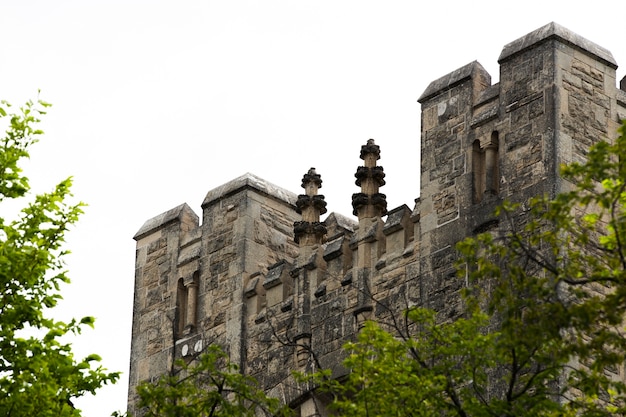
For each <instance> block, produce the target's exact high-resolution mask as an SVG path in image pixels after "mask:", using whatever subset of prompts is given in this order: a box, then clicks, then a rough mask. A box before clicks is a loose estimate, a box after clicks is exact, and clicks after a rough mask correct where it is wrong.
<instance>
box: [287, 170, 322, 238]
mask: <svg viewBox="0 0 626 417" xmlns="http://www.w3.org/2000/svg"><path fill="white" fill-rule="evenodd" d="M302 188H304V190H305V194H300V195H299V196H298V200H297V201H296V211H297V212H298V214H302V221H299V222H295V223H294V224H293V233H294V240H295V241H296V243H299V244H300V246H301V247H302V246H311V245H316V244H320V243H322V239H323V238H324V235H325V234H326V226H324V223H321V222H320V215H322V214H324V213H326V201H324V196H323V195H321V194H320V195H318V194H317V191H318V189H320V188H322V177H321V176H320V175H319V174H318V173H317V172H315V168H311V169H309V172H307V173H306V174H304V176H303V177H302Z"/></svg>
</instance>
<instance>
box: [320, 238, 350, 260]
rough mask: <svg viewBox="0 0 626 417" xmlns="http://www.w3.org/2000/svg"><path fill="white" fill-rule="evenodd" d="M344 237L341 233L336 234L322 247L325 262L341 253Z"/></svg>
mask: <svg viewBox="0 0 626 417" xmlns="http://www.w3.org/2000/svg"><path fill="white" fill-rule="evenodd" d="M345 239H346V237H345V236H343V235H339V236H337V237H336V238H335V239H333V240H331V241H330V242H328V243H327V244H326V247H325V248H324V256H323V257H324V260H325V261H326V262H328V261H331V260H333V259H336V258H338V257H340V256H341V255H342V254H343V250H342V249H343V243H344V241H345Z"/></svg>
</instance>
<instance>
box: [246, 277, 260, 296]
mask: <svg viewBox="0 0 626 417" xmlns="http://www.w3.org/2000/svg"><path fill="white" fill-rule="evenodd" d="M257 285H259V275H257V276H255V277H254V278H252V279H251V280H250V282H249V283H248V285H247V286H246V289H245V290H244V295H245V296H246V298H252V297H254V296H255V295H257V293H256V289H257Z"/></svg>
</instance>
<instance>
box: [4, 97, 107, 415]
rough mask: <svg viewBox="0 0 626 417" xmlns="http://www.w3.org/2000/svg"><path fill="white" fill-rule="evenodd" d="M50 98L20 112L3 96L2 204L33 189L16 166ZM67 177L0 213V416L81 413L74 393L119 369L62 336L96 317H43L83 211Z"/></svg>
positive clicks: (55, 297) (63, 280)
mask: <svg viewBox="0 0 626 417" xmlns="http://www.w3.org/2000/svg"><path fill="white" fill-rule="evenodd" d="M47 107H49V104H47V103H45V102H43V101H38V102H36V103H35V102H30V101H29V102H27V103H26V104H25V105H24V106H23V107H22V108H20V109H19V111H17V112H13V111H12V110H11V108H10V105H9V104H8V103H7V102H5V101H2V102H0V119H4V120H3V121H6V132H5V134H4V136H3V137H2V138H0V203H5V205H6V204H7V203H8V202H9V200H13V201H21V199H23V198H26V197H27V195H28V191H29V190H30V186H29V182H28V178H27V177H26V176H24V175H23V173H22V170H21V168H20V166H19V163H20V161H21V160H23V159H25V158H28V157H29V148H30V146H31V145H33V144H34V143H36V142H37V140H38V139H37V138H38V137H39V136H41V135H42V133H43V132H42V131H41V130H39V129H37V124H38V123H39V121H40V120H39V117H40V116H41V115H43V114H45V109H46V108H47ZM70 186H71V179H66V180H64V181H61V182H60V183H59V184H58V185H57V186H56V187H55V189H54V190H53V191H52V192H49V193H46V194H41V195H37V196H35V198H34V201H32V202H30V203H28V204H26V205H25V207H24V208H23V209H22V210H21V212H20V214H19V216H17V219H16V220H12V221H9V220H8V219H5V218H2V217H0V286H1V287H2V288H1V295H0V415H3V416H11V417H13V416H29V417H32V416H35V415H37V416H80V415H81V414H80V410H77V409H75V408H74V407H73V405H72V399H74V398H76V397H80V396H82V395H84V394H85V393H94V392H95V391H96V390H97V389H98V388H99V387H101V386H102V385H103V384H106V383H110V382H115V381H116V380H117V379H118V377H119V375H118V374H117V373H107V372H105V371H104V370H103V369H102V368H101V367H99V366H97V364H96V362H98V361H99V360H100V358H99V357H98V356H97V355H89V356H88V357H86V358H84V359H82V360H76V359H75V358H74V356H73V354H72V350H71V345H70V344H68V343H65V342H63V341H62V338H63V336H64V335H67V334H79V333H80V331H81V328H82V327H83V326H84V325H87V326H89V327H93V321H94V320H93V318H91V317H85V318H83V319H81V320H79V321H77V320H72V321H70V322H69V323H64V322H61V321H57V320H54V319H51V318H49V317H47V316H46V313H48V309H50V308H52V307H54V306H55V305H56V304H57V302H58V300H59V299H61V295H60V294H59V290H60V285H61V284H63V283H68V282H69V279H68V277H67V275H66V272H65V270H64V269H63V266H64V263H63V257H64V255H66V254H67V251H65V250H63V248H62V244H63V243H64V236H65V232H66V231H67V230H68V228H69V227H70V226H71V225H72V224H74V223H75V222H76V221H77V219H78V216H79V215H80V213H81V204H80V203H79V204H71V203H69V202H68V200H69V199H70V198H71V193H70Z"/></svg>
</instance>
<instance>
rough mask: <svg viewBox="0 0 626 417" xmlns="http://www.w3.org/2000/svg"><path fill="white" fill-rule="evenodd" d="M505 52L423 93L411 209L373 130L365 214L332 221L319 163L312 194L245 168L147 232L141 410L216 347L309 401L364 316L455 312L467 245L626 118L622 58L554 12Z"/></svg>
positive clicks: (360, 204)
mask: <svg viewBox="0 0 626 417" xmlns="http://www.w3.org/2000/svg"><path fill="white" fill-rule="evenodd" d="M499 63H500V81H499V82H498V83H497V84H494V85H492V84H491V76H490V75H489V74H488V73H487V72H486V71H485V69H484V68H483V67H482V66H481V65H480V64H479V63H478V62H476V61H474V62H471V63H469V64H467V65H465V66H463V67H461V68H459V69H457V70H455V71H452V72H450V73H448V74H447V75H444V76H443V77H441V78H439V79H437V80H435V81H433V82H432V83H430V84H429V85H428V86H427V87H426V89H425V90H424V92H423V93H422V94H421V96H420V98H419V100H418V101H419V103H420V104H421V111H422V113H421V152H422V165H421V184H420V197H419V198H415V196H410V198H411V199H414V201H415V204H414V206H413V207H412V208H411V207H408V206H407V205H401V206H400V207H396V208H394V209H391V210H388V209H387V201H386V196H385V194H383V193H381V191H380V188H381V187H383V186H384V185H385V172H384V169H383V167H382V166H380V165H378V161H379V160H380V158H381V149H380V147H379V146H378V145H377V144H376V143H375V141H374V140H372V139H370V140H368V141H367V142H366V143H365V144H364V145H363V146H362V147H361V150H360V157H361V159H362V160H363V165H362V166H359V167H355V168H356V172H355V179H356V181H355V184H356V186H357V187H359V189H358V190H354V191H355V192H354V193H353V194H352V196H351V197H352V206H353V209H354V211H353V215H354V216H356V218H350V217H347V216H344V215H341V214H338V213H330V214H329V215H327V216H326V218H325V219H324V220H322V216H323V215H324V214H325V213H326V201H325V199H324V196H323V195H321V194H319V191H320V189H321V188H322V177H321V175H320V174H319V173H317V172H316V170H315V169H314V168H311V169H310V170H309V171H308V172H306V173H305V174H304V176H303V178H302V188H303V189H304V193H303V194H299V195H298V194H295V193H293V192H290V191H287V190H285V189H283V188H280V187H278V186H275V185H273V184H271V183H268V182H267V181H264V180H262V179H260V178H258V177H256V176H254V175H252V174H245V175H243V176H241V177H239V178H236V179H234V180H232V181H230V182H228V183H226V184H224V185H222V186H220V187H217V188H215V189H213V190H211V191H209V192H208V193H207V195H206V197H205V199H204V201H203V202H202V205H201V207H202V223H200V222H199V217H198V216H197V215H196V214H195V213H194V212H193V211H192V210H191V208H189V206H187V205H186V204H183V205H181V206H178V207H176V208H174V209H172V210H169V211H167V212H165V213H162V214H160V215H158V216H156V217H154V218H152V219H150V220H148V221H147V222H146V223H144V225H143V226H142V227H141V228H140V230H139V231H138V232H137V234H136V235H135V237H134V238H135V240H136V241H137V261H136V270H135V304H134V318H133V339H132V353H131V375H130V392H129V407H130V409H131V410H132V407H133V404H134V401H135V392H134V387H135V386H136V385H137V384H138V383H139V382H140V381H143V380H146V379H150V378H153V377H154V376H157V375H160V374H162V373H164V372H166V371H167V370H169V369H170V366H171V364H172V361H173V360H174V359H175V358H179V357H191V356H192V355H195V354H198V353H200V352H202V350H203V348H204V347H206V346H207V345H208V344H211V343H218V344H220V345H221V346H223V347H224V348H225V349H226V350H227V352H228V353H229V355H230V358H231V360H232V361H234V362H235V363H237V364H238V365H239V366H240V368H241V370H242V372H245V373H247V374H250V375H253V376H254V377H256V378H257V379H258V380H259V381H260V382H261V383H262V384H263V386H264V387H265V389H266V390H267V391H268V392H269V393H271V394H272V395H275V396H277V397H280V398H282V399H283V400H284V401H285V402H287V403H290V404H293V405H296V404H300V403H303V402H304V403H306V401H308V400H307V398H308V397H307V395H308V388H307V387H303V386H301V385H299V384H298V383H296V382H295V381H294V380H293V379H292V376H291V371H292V370H295V369H300V370H303V369H312V368H313V367H315V366H317V365H318V364H319V365H321V366H324V367H328V368H331V369H333V371H334V373H335V375H336V376H339V375H341V374H342V373H343V372H345V370H343V369H342V368H341V366H340V363H341V359H342V355H343V352H342V350H341V346H342V345H343V344H344V343H345V342H347V341H350V340H353V339H354V337H355V335H356V333H357V332H358V331H359V328H360V326H361V325H362V323H363V321H364V320H367V319H370V318H376V319H378V320H382V321H384V319H385V318H388V317H389V316H390V315H393V314H399V312H401V311H403V310H404V309H406V308H407V307H410V306H416V305H421V306H427V307H430V308H435V309H437V310H438V311H439V312H441V313H442V314H443V315H444V317H450V318H453V317H457V316H458V315H459V314H460V312H461V303H460V297H459V291H460V290H461V289H462V288H463V285H464V280H463V279H461V278H459V277H457V276H456V273H455V268H454V262H455V259H456V252H455V249H454V247H455V244H456V243H457V242H458V241H460V240H461V239H463V238H464V237H466V236H472V235H474V234H476V233H478V232H481V231H485V230H491V229H493V228H497V227H499V224H498V219H496V218H495V217H494V216H493V210H494V208H495V207H496V205H498V204H499V203H500V202H502V201H503V200H504V199H509V200H513V201H520V202H523V201H525V200H526V199H528V198H531V197H532V196H535V195H538V194H543V193H549V194H554V193H557V192H560V191H562V190H566V189H567V187H568V184H566V183H564V181H563V180H562V179H561V178H559V175H558V167H559V165H560V164H562V163H568V162H572V161H577V160H583V159H584V158H585V155H586V152H587V149H588V148H589V146H590V145H591V144H593V143H594V142H595V141H597V140H598V139H600V138H607V137H608V138H611V135H614V132H616V129H617V127H618V123H619V121H620V120H621V119H624V118H625V117H626V91H624V90H626V81H624V80H622V82H621V89H618V88H617V87H616V84H617V83H616V79H615V69H616V67H617V64H616V63H615V61H614V59H613V57H612V55H611V53H610V52H609V51H607V50H606V49H604V48H602V47H600V46H598V45H595V44H593V43H592V42H590V41H588V40H586V39H584V38H582V37H581V36H579V35H577V34H575V33H573V32H571V31H568V30H567V29H565V28H563V27H561V26H559V25H557V24H555V23H550V24H548V25H546V26H544V27H542V28H539V29H537V30H536V31H533V32H531V33H530V34H528V35H526V36H524V37H522V38H520V39H518V40H516V41H513V42H511V43H509V44H507V45H506V46H505V47H504V48H503V50H502V52H501V54H500V57H499ZM355 151H357V150H355ZM385 151H386V152H393V150H392V149H386V150H385ZM312 352H314V353H315V359H316V360H317V361H319V363H316V362H315V361H314V360H313V356H312V355H311V353H312ZM309 405H310V404H309ZM309 408H310V407H309ZM309 408H307V409H309ZM313 409H314V407H313ZM303 410H304V408H303ZM303 413H304V411H303Z"/></svg>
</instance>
